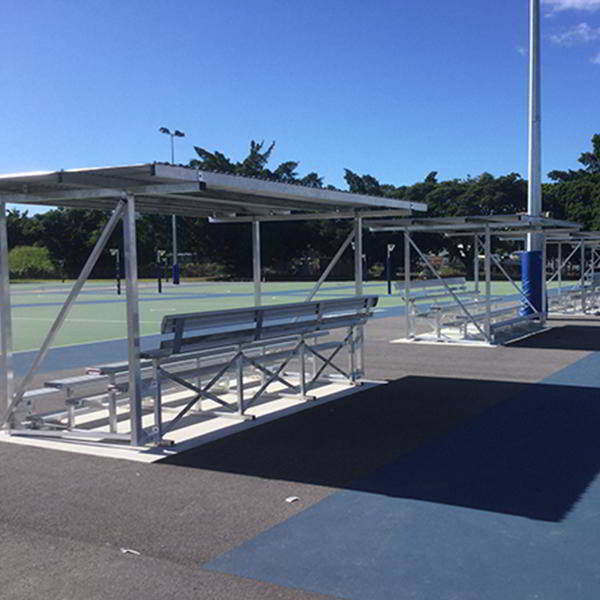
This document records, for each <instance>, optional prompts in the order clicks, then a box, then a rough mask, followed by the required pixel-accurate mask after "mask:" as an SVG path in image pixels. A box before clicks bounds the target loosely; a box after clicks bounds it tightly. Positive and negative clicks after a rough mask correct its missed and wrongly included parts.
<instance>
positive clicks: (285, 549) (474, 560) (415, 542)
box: [203, 353, 600, 600]
mask: <svg viewBox="0 0 600 600" xmlns="http://www.w3.org/2000/svg"><path fill="white" fill-rule="evenodd" d="M598 367H600V353H594V354H591V355H589V356H587V357H586V358H584V359H582V360H581V361H579V362H577V363H575V364H573V365H571V366H569V367H567V368H566V369H563V370H562V371H560V372H558V373H556V374H554V375H553V376H552V377H549V378H548V379H546V380H544V382H542V383H541V384H535V385H531V386H528V388H527V390H526V391H525V392H523V393H520V394H518V395H517V396H515V397H514V398H513V399H511V400H510V401H507V402H503V403H501V404H499V405H496V406H495V407H493V408H492V409H490V410H488V411H486V412H485V413H484V414H482V415H480V416H478V417H476V418H474V419H472V420H471V421H469V422H468V423H467V424H465V425H464V426H462V427H460V428H457V429H455V430H453V431H452V432H451V433H449V434H448V435H446V436H444V437H442V438H439V439H438V440H437V441H436V442H434V443H432V444H429V445H427V446H424V447H422V448H420V449H418V450H417V451H415V452H413V453H411V454H410V455H409V456H407V457H405V458H403V459H401V460H398V461H396V462H395V463H393V464H391V465H389V466H388V467H386V468H384V469H382V470H381V471H379V472H376V473H374V474H372V475H371V476H369V477H367V478H366V479H365V480H363V481H359V482H355V483H354V484H353V485H351V486H350V488H351V489H346V490H343V491H339V492H336V493H334V494H333V495H331V496H329V497H328V498H326V499H325V500H323V501H321V502H320V503H318V504H316V505H314V506H312V507H310V508H309V509H307V510H306V511H304V512H302V513H300V514H298V515H296V516H294V517H292V518H290V519H288V520H287V521H285V522H283V523H281V524H279V525H277V526H275V527H274V528H272V529H270V530H268V531H266V532H264V533H262V534H260V535H258V536H257V537H256V538H254V539H252V540H250V541H249V542H247V543H245V544H243V545H241V546H239V547H238V548H236V549H234V550H232V551H231V552H228V553H227V554H224V555H222V556H220V557H218V558H216V559H215V560H212V561H211V562H209V563H207V564H205V565H203V566H204V567H205V568H208V569H211V570H215V571H220V572H226V573H231V574H236V575H239V576H243V577H249V578H253V579H258V580H263V581H269V582H272V583H277V584H281V585H285V586H288V587H292V588H299V589H303V590H306V591H312V592H318V593H322V594H330V595H333V596H337V597H340V598H347V599H349V600H392V599H393V600H403V599H405V598H406V599H411V600H507V599H509V598H510V600H534V599H538V600H566V599H569V600H597V598H599V597H600V561H599V560H598V558H597V549H598V547H600V527H599V526H598V524H599V522H600V481H599V480H598V478H597V474H598V472H599V471H600V444H599V443H598V439H599V436H598V424H599V423H600V392H599V390H598V387H599V386H598V384H599V383H600V380H599V375H598V374H599V373H600V369H599V368H598ZM494 385H501V382H494Z"/></svg>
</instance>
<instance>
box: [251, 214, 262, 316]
mask: <svg viewBox="0 0 600 600" xmlns="http://www.w3.org/2000/svg"><path fill="white" fill-rule="evenodd" d="M252 278H253V279H254V304H255V306H260V304H261V265H260V221H252Z"/></svg>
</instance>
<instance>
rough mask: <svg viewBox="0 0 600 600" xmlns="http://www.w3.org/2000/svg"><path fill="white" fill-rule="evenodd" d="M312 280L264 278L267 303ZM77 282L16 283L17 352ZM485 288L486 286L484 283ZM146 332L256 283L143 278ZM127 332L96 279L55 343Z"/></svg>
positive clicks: (243, 294) (323, 294)
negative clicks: (173, 281)
mask: <svg viewBox="0 0 600 600" xmlns="http://www.w3.org/2000/svg"><path fill="white" fill-rule="evenodd" d="M313 285H314V284H313V283H312V282H306V281H302V282H267V283H263V287H262V290H263V294H262V302H263V304H279V303H285V302H301V301H303V300H305V299H306V297H307V295H308V293H309V292H310V290H311V289H312V287H313ZM71 286H72V282H65V283H61V282H53V281H48V282H43V283H19V284H13V285H11V301H12V322H13V347H14V351H15V352H20V351H24V350H33V349H35V348H38V347H39V346H40V344H41V342H42V341H43V339H44V336H45V335H46V332H47V331H48V329H49V327H50V325H51V324H52V321H53V320H54V318H55V317H56V315H57V314H58V311H59V310H60V308H61V306H62V304H63V302H64V300H65V299H66V297H67V295H68V293H69V291H70V289H71ZM481 289H482V291H483V285H482V288H481ZM363 292H364V293H365V294H374V295H378V296H379V297H380V300H379V305H378V311H380V312H381V313H384V314H393V313H394V312H397V313H398V314H400V313H402V312H403V309H404V306H403V302H402V301H401V299H400V297H399V296H398V295H397V294H394V295H392V296H388V294H387V283H386V282H385V281H375V282H365V283H364V286H363ZM492 293H493V294H514V293H515V289H514V287H512V286H511V285H510V283H508V282H493V283H492ZM353 294H354V284H353V282H350V281H343V282H339V281H338V282H327V283H325V284H323V286H322V287H321V289H320V291H319V293H318V294H317V296H316V297H315V299H324V298H336V297H340V296H349V295H353ZM139 299H140V303H139V306H140V333H141V335H149V334H155V333H158V332H159V329H160V322H161V319H162V317H163V316H164V315H166V314H173V313H184V312H198V311H209V310H219V309H227V308H239V307H244V306H251V305H252V304H253V303H254V284H253V283H252V282H187V281H182V283H181V285H179V286H175V285H173V284H171V283H165V284H164V285H163V293H162V294H159V293H158V290H157V284H156V282H155V281H141V282H140V284H139ZM126 335H127V328H126V304H125V294H124V285H123V294H122V295H120V296H119V295H117V293H116V286H115V284H114V283H113V282H107V281H90V282H88V283H86V285H85V286H84V288H83V290H82V291H81V293H80V295H79V297H78V299H77V301H76V303H75V305H74V306H73V307H72V309H71V312H70V314H69V317H68V319H67V321H66V323H65V324H64V326H63V328H62V329H61V331H60V332H59V334H58V336H57V338H56V341H55V344H54V346H69V345H74V344H81V343H84V342H96V341H104V340H112V339H122V338H124V337H126Z"/></svg>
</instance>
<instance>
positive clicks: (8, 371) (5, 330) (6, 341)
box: [0, 202, 14, 414]
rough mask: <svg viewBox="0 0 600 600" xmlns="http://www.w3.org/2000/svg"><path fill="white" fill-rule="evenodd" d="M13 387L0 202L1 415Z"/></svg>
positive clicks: (3, 212)
mask: <svg viewBox="0 0 600 600" xmlns="http://www.w3.org/2000/svg"><path fill="white" fill-rule="evenodd" d="M13 386H14V370H13V362H12V321H11V316H10V278H9V271H8V234H7V227H6V203H5V202H0V414H2V413H4V412H6V411H7V410H8V407H9V406H10V403H11V400H12V395H13Z"/></svg>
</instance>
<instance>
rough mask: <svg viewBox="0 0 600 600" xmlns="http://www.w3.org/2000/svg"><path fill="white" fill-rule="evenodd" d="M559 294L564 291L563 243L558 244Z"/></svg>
mask: <svg viewBox="0 0 600 600" xmlns="http://www.w3.org/2000/svg"><path fill="white" fill-rule="evenodd" d="M558 290H559V291H558V293H559V295H560V293H561V290H562V243H561V242H558Z"/></svg>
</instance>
